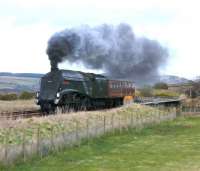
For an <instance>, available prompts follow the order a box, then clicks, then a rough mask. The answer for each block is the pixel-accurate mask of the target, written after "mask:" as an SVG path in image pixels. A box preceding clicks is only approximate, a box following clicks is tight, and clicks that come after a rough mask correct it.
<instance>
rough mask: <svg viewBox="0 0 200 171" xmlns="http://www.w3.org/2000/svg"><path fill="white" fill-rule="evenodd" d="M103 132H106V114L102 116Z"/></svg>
mask: <svg viewBox="0 0 200 171" xmlns="http://www.w3.org/2000/svg"><path fill="white" fill-rule="evenodd" d="M103 133H104V134H105V133H106V116H105V115H104V116H103Z"/></svg>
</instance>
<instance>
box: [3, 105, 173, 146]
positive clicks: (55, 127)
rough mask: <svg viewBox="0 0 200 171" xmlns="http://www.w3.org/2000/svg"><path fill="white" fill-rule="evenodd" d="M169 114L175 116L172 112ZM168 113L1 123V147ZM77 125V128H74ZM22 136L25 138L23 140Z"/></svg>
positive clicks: (136, 110)
mask: <svg viewBox="0 0 200 171" xmlns="http://www.w3.org/2000/svg"><path fill="white" fill-rule="evenodd" d="M172 112H174V111H173V110H172ZM168 113H170V112H169V111H160V110H158V109H156V108H152V107H148V106H141V105H136V104H134V105H130V106H126V107H120V108H115V109H110V110H102V111H91V112H77V113H70V114H58V115H51V116H48V117H40V118H30V119H21V120H17V121H15V120H0V147H1V145H3V144H5V141H6V143H7V144H8V145H13V144H22V143H23V140H24V139H25V141H30V140H31V141H35V140H37V138H38V135H37V134H38V129H39V131H40V138H49V137H51V136H52V134H54V135H56V134H62V133H71V132H74V131H76V129H77V131H78V132H80V131H83V130H86V128H87V123H88V124H89V125H88V127H89V128H90V129H91V130H94V129H96V128H102V127H103V124H104V117H105V125H106V128H108V127H111V124H113V128H118V129H119V120H120V125H121V127H123V126H126V125H127V124H128V123H130V122H131V117H132V120H133V121H134V122H136V121H138V120H142V119H143V120H144V121H148V120H151V119H154V120H155V121H156V118H157V119H158V115H159V116H165V115H167V114H168ZM76 124H78V126H76ZM24 136H25V137H24Z"/></svg>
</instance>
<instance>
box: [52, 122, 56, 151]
mask: <svg viewBox="0 0 200 171" xmlns="http://www.w3.org/2000/svg"><path fill="white" fill-rule="evenodd" d="M53 131H54V127H53V125H52V126H51V151H53V150H54V149H55V146H54V141H53V138H54V135H53V133H54V132H53Z"/></svg>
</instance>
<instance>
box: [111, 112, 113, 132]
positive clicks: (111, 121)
mask: <svg viewBox="0 0 200 171" xmlns="http://www.w3.org/2000/svg"><path fill="white" fill-rule="evenodd" d="M111 124H112V134H114V114H112V117H111Z"/></svg>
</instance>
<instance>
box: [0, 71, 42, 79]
mask: <svg viewBox="0 0 200 171" xmlns="http://www.w3.org/2000/svg"><path fill="white" fill-rule="evenodd" d="M43 75H44V74H36V73H11V72H0V76H11V77H30V78H41V77H42V76H43Z"/></svg>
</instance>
